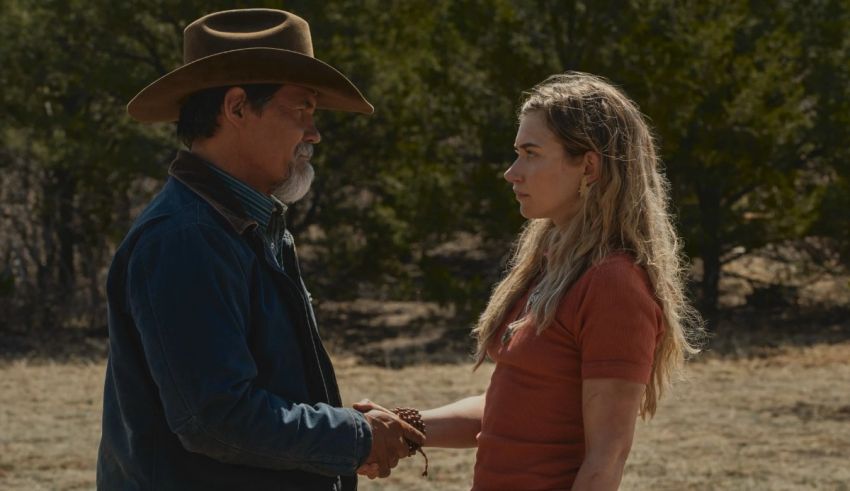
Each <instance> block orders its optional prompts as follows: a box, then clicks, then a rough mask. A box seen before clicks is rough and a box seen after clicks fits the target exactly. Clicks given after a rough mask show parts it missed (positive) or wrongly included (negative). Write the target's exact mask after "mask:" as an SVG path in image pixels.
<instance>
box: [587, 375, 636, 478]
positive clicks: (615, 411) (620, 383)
mask: <svg viewBox="0 0 850 491" xmlns="http://www.w3.org/2000/svg"><path fill="white" fill-rule="evenodd" d="M645 389H646V386H645V385H643V384H639V383H636V382H628V381H626V380H619V379H586V380H584V382H583V385H582V416H583V418H584V439H585V447H586V448H585V457H584V462H582V464H581V468H580V469H579V472H578V475H577V476H576V480H575V482H574V483H573V488H572V489H573V491H590V490H592V491H598V490H616V489H617V488H618V487H619V486H620V480H621V479H622V478H623V468H624V467H625V465H626V459H627V458H628V456H629V451H630V450H631V447H632V439H633V437H634V433H635V421H636V419H637V415H638V410H639V408H640V402H641V397H643V392H644V390H645Z"/></svg>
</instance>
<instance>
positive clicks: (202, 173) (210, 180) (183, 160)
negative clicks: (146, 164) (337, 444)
mask: <svg viewBox="0 0 850 491" xmlns="http://www.w3.org/2000/svg"><path fill="white" fill-rule="evenodd" d="M210 165H212V164H210V163H208V162H207V161H206V160H204V159H202V158H201V157H198V156H197V155H195V154H193V153H192V152H187V151H186V150H178V151H177V157H175V159H174V161H173V162H172V163H171V167H170V168H169V169H168V174H169V175H170V176H171V177H173V178H175V179H177V180H178V181H180V182H181V183H183V184H184V185H185V186H186V187H188V188H189V189H191V190H192V192H194V193H195V194H197V195H198V196H200V197H201V198H202V199H203V200H204V201H206V202H207V203H209V204H210V206H212V207H213V208H214V209H215V210H216V211H217V212H219V213H220V214H221V216H222V217H223V218H224V219H225V221H227V223H228V224H230V226H231V227H232V228H233V230H234V231H236V232H237V233H239V234H244V233H245V232H246V231H247V230H253V229H254V228H256V227H257V222H256V221H255V220H252V219H251V218H249V217H248V214H247V213H246V212H245V207H244V206H242V203H240V202H239V200H238V199H237V198H236V196H234V195H233V193H232V192H231V191H230V189H228V187H227V185H226V184H225V183H224V182H222V180H221V178H220V177H218V176H217V175H216V174H215V172H214V171H213V170H212V169H210V168H209V166H210Z"/></svg>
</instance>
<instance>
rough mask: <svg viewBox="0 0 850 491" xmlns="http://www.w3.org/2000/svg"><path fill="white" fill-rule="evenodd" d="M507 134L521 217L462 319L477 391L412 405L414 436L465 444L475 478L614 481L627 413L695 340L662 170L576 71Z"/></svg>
mask: <svg viewBox="0 0 850 491" xmlns="http://www.w3.org/2000/svg"><path fill="white" fill-rule="evenodd" d="M514 147H515V149H516V152H517V159H516V160H515V161H514V163H513V165H511V167H510V168H509V169H508V170H507V171H506V172H505V179H506V180H507V181H508V182H509V183H510V184H511V185H512V187H513V191H514V193H515V194H516V198H517V200H518V201H519V206H520V213H521V214H522V215H523V216H524V217H525V218H527V219H529V221H528V223H527V225H526V227H525V229H524V231H523V232H522V234H521V235H520V237H519V240H518V244H517V247H516V251H515V253H514V256H513V260H512V262H511V263H510V267H509V270H508V273H507V276H506V277H505V278H504V279H503V280H502V281H501V282H500V283H499V284H498V285H497V286H496V288H495V290H494V291H493V294H492V296H491V298H490V301H489V304H488V305H487V308H486V310H485V311H484V313H483V314H482V315H481V318H480V319H479V321H478V324H477V326H476V327H475V329H474V334H475V336H476V337H477V350H476V355H475V357H476V361H477V364H476V367H477V366H479V365H480V364H481V363H482V362H483V361H484V360H485V358H487V357H489V358H491V359H492V360H493V361H495V364H496V366H495V369H494V371H493V375H492V377H491V380H490V385H489V388H488V389H487V392H486V393H485V394H482V395H480V396H476V397H471V398H467V399H464V400H461V401H458V402H455V403H453V404H449V405H447V406H444V407H440V408H437V409H432V410H429V411H423V412H422V419H423V421H424V422H425V425H426V428H427V436H426V443H425V444H426V446H431V447H453V448H459V447H474V446H477V447H478V451H477V454H476V463H475V473H474V478H473V482H474V484H473V489H475V490H490V489H513V490H520V489H570V488H571V489H573V490H584V489H617V487H618V486H619V483H620V480H621V478H622V473H623V467H624V465H625V462H626V458H627V456H628V454H629V450H630V448H631V444H632V438H633V435H634V428H635V420H636V417H637V416H638V415H641V416H642V417H647V416H649V417H651V416H652V415H653V414H654V413H655V409H656V404H657V401H658V399H659V397H660V396H661V394H662V391H663V389H664V388H665V387H666V386H667V384H668V383H669V381H670V379H671V378H673V376H674V375H675V374H676V372H677V371H678V370H679V369H680V368H681V366H682V362H683V360H684V357H685V355H686V354H692V353H696V351H697V350H696V348H695V347H694V345H693V344H692V339H693V337H694V335H695V334H696V333H698V332H699V329H700V325H699V318H698V316H697V315H696V313H695V311H694V310H693V308H692V307H691V306H690V305H689V304H688V302H687V300H686V298H685V290H684V281H683V269H684V263H683V260H682V257H681V255H680V244H679V240H678V238H677V236H676V233H675V231H674V229H673V225H672V220H671V217H670V214H669V211H668V190H667V183H666V180H665V178H664V176H663V175H662V173H661V170H660V168H659V162H658V157H657V154H656V149H655V144H654V142H653V139H652V135H651V133H650V130H649V127H648V126H647V124H646V121H645V120H644V118H643V117H642V116H641V114H640V111H639V110H638V108H637V106H636V105H635V104H634V103H633V102H632V101H631V100H629V99H628V98H627V97H626V96H625V95H624V94H623V93H622V92H621V91H620V90H618V89H617V88H615V87H613V86H612V85H611V84H610V83H608V82H607V81H606V80H604V79H602V78H600V77H596V76H593V75H589V74H585V73H577V72H570V73H567V74H563V75H554V76H552V77H549V78H548V79H546V80H545V81H544V82H542V83H541V84H539V85H537V86H536V87H534V88H533V89H532V90H531V91H530V92H529V93H528V94H527V97H526V99H525V101H524V102H523V104H522V107H521V109H520V114H519V130H518V132H517V136H516V142H515V144H514ZM357 407H358V408H360V409H361V410H364V409H369V408H372V407H374V405H372V404H371V403H363V404H359V405H358V406H357ZM367 469H368V468H367ZM364 473H365V474H367V475H368V474H369V472H368V470H365V471H364Z"/></svg>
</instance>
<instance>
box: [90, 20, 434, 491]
mask: <svg viewBox="0 0 850 491" xmlns="http://www.w3.org/2000/svg"><path fill="white" fill-rule="evenodd" d="M127 109H128V112H129V114H130V115H131V116H132V117H133V118H135V119H137V120H140V121H143V122H169V121H177V122H178V123H177V133H178V136H180V137H181V139H183V141H184V142H185V143H186V144H187V146H188V147H189V149H190V151H181V152H179V153H178V155H177V158H176V159H175V161H174V163H173V164H172V166H171V169H170V171H169V174H170V177H169V179H168V181H167V182H166V184H165V186H164V187H163V189H162V191H161V192H160V193H159V194H158V195H157V196H156V198H155V199H154V200H153V201H152V202H151V203H150V205H149V206H148V207H147V209H146V210H145V211H144V212H142V214H141V215H140V216H139V218H138V219H137V220H136V222H135V223H134V224H133V227H132V228H131V230H130V231H129V233H128V234H127V237H126V238H125V239H124V241H123V242H122V244H121V245H120V247H119V248H118V251H117V252H116V254H115V258H114V261H113V263H112V266H111V268H110V271H109V278H108V282H107V294H108V302H109V338H110V340H109V347H110V351H109V361H108V366H107V372H106V384H105V392H104V407H103V434H102V438H101V444H100V450H99V453H98V465H97V482H98V488H100V489H108V490H113V489H155V490H168V489H175V490H192V489H198V490H212V489H239V490H243V489H245V490H266V489H268V490H271V489H275V490H281V489H286V490H289V489H292V490H302V489H303V490H348V489H355V488H356V476H355V472H356V471H357V470H358V469H361V472H363V469H365V467H363V468H361V466H364V464H366V463H369V467H368V469H370V472H369V475H370V476H371V475H372V474H373V473H374V470H375V468H378V469H379V474H380V475H381V476H386V475H388V474H389V469H390V468H392V467H393V466H395V465H396V464H397V462H398V459H399V458H402V457H405V456H408V455H409V453H408V452H409V450H408V446H407V442H406V441H405V439H407V440H409V441H411V442H413V443H421V442H422V439H423V435H422V434H421V433H419V432H417V431H416V430H415V429H413V428H412V427H411V426H409V425H408V424H406V423H404V422H402V421H401V420H399V419H398V418H397V417H395V416H394V415H391V414H388V413H387V412H385V411H371V412H366V413H365V414H363V413H360V412H358V411H355V410H353V409H344V408H341V407H340V406H341V402H340V395H339V390H338V388H337V384H336V379H335V376H334V371H333V367H332V366H331V362H330V359H329V357H328V355H327V353H326V351H325V349H324V347H323V345H322V341H321V339H320V338H319V333H318V330H317V327H316V320H315V316H314V314H313V309H312V307H311V305H310V295H309V293H308V292H307V290H306V288H305V286H304V282H303V281H302V278H301V273H300V270H299V267H298V260H297V258H296V254H295V247H294V245H293V241H292V236H291V235H290V234H289V232H288V231H287V230H286V225H285V221H284V211H285V205H284V204H283V203H282V202H281V200H282V201H283V202H289V203H291V202H293V201H296V200H298V199H300V198H301V197H302V196H303V195H304V194H305V193H306V192H307V190H308V189H309V186H310V181H311V180H312V167H311V165H310V163H309V158H310V156H311V154H312V145H314V144H316V143H318V142H319V140H320V135H319V132H318V130H317V129H316V126H315V125H314V122H313V116H314V112H315V111H316V110H317V109H329V110H342V111H352V112H360V113H367V114H368V113H371V112H372V111H373V108H372V106H371V105H370V104H369V103H368V102H367V101H366V99H365V98H364V97H363V96H362V95H361V93H360V92H359V91H358V90H357V89H356V88H355V87H354V85H353V84H352V83H351V82H350V81H349V80H348V79H347V78H346V77H345V76H343V75H342V74H341V73H339V72H338V71H336V70H335V69H334V68H332V67H330V66H329V65H327V64H325V63H323V62H321V61H319V60H317V59H315V58H314V57H313V49H312V41H311V39H310V33H309V27H308V25H307V23H306V22H305V21H304V20H303V19H301V18H299V17H297V16H295V15H293V14H290V13H287V12H283V11H279V10H268V9H250V10H232V11H226V12H218V13H214V14H211V15H208V16H205V17H202V18H201V19H199V20H197V21H195V22H194V23H192V24H191V25H189V26H188V27H187V28H186V30H185V33H184V65H183V66H182V67H180V68H178V69H176V70H174V71H173V72H171V73H169V74H167V75H165V76H164V77H162V78H160V79H159V80H157V81H156V82H154V83H153V84H151V85H150V86H148V87H146V88H145V89H144V90H142V91H141V92H140V93H139V94H138V95H137V96H136V97H135V98H134V99H133V100H132V101H131V102H130V104H129V105H128V107H127ZM275 196H277V197H279V198H280V200H278V199H277V198H276V197H275Z"/></svg>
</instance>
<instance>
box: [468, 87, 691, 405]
mask: <svg viewBox="0 0 850 491" xmlns="http://www.w3.org/2000/svg"><path fill="white" fill-rule="evenodd" d="M538 111H539V112H541V113H542V114H544V115H545V118H546V122H547V125H548V127H549V129H550V130H551V131H552V132H553V133H554V134H555V135H556V136H557V137H558V139H559V140H561V142H562V143H563V145H564V148H565V150H566V152H567V153H568V154H570V155H573V156H576V155H582V154H584V153H586V152H588V151H592V152H596V153H598V154H599V156H600V157H601V158H600V169H599V178H598V180H597V181H596V182H595V183H593V184H592V185H590V186H589V187H588V191H587V193H585V195H584V196H582V198H583V199H582V201H583V202H582V204H581V209H580V210H579V211H578V213H577V215H576V216H575V217H574V218H573V219H572V220H571V222H570V223H569V225H568V226H567V228H566V229H565V230H558V229H557V228H556V227H555V225H554V224H553V223H552V222H551V220H549V219H532V220H529V221H528V222H527V223H526V226H525V228H524V229H523V231H522V233H521V234H520V236H519V239H518V240H517V243H516V246H515V251H514V253H513V255H512V258H511V261H510V263H509V265H508V272H507V275H506V276H505V278H504V279H503V280H502V281H500V282H499V283H498V284H497V285H496V287H495V288H494V290H493V293H492V295H491V297H490V301H489V303H488V305H487V307H486V309H485V310H484V312H483V313H482V314H481V317H480V318H479V320H478V323H477V325H476V327H475V329H474V330H473V335H474V336H476V338H477V349H476V354H475V359H476V367H478V366H479V365H480V364H481V363H482V362H483V361H484V359H485V357H486V353H487V346H488V344H489V343H490V342H491V340H492V339H493V337H494V336H495V334H496V332H497V331H498V330H499V327H500V326H501V325H502V323H503V322H504V321H505V317H506V316H507V315H508V313H509V311H510V310H511V307H512V306H513V305H514V304H515V303H516V302H517V301H518V300H519V299H520V298H521V297H522V296H523V295H524V293H525V292H526V291H527V289H528V288H529V287H530V285H531V282H532V280H534V278H536V277H538V276H539V277H540V282H539V291H538V296H537V300H536V301H535V302H533V303H531V305H530V307H529V311H528V317H527V318H521V319H519V320H517V321H515V322H514V323H513V324H512V325H511V328H512V329H518V328H521V327H522V326H528V325H533V326H536V328H537V332H538V334H539V333H540V332H542V331H543V329H545V328H546V327H547V326H549V325H550V324H551V323H552V322H553V321H554V319H555V315H556V313H557V309H558V305H559V303H560V301H561V299H562V298H563V296H564V294H565V293H566V292H567V290H568V289H569V288H570V287H571V286H572V285H573V284H574V283H575V282H576V281H577V280H578V279H579V277H580V276H581V275H582V274H583V273H584V272H585V271H587V269H588V268H590V267H591V266H593V265H595V264H598V263H599V262H601V261H602V260H603V259H604V258H605V257H607V256H609V255H610V254H611V253H613V252H618V251H626V252H628V253H629V254H631V256H632V257H634V259H635V261H636V262H637V264H639V265H641V266H642V267H643V268H644V269H645V270H646V272H647V274H648V276H649V279H650V282H651V284H652V287H653V290H654V293H655V297H656V299H657V300H658V303H659V305H660V306H661V308H662V310H663V312H664V334H663V336H662V339H661V340H660V342H659V344H658V346H657V347H656V351H655V358H654V362H653V366H652V375H651V380H650V382H649V385H648V386H647V388H646V391H645V393H644V397H643V401H642V402H641V408H640V414H641V416H642V417H644V418H645V417H646V416H647V415H649V416H650V417H651V416H652V415H654V414H655V409H656V406H657V402H658V399H659V398H660V397H661V395H662V392H663V391H664V389H665V388H666V387H667V386H668V385H669V384H670V381H671V379H672V378H673V377H674V376H675V375H677V374H678V373H679V372H680V370H681V368H682V365H683V362H684V359H685V356H686V355H691V354H696V353H697V352H699V350H698V349H697V347H696V341H697V338H698V337H699V335H700V334H701V332H702V324H701V320H700V317H699V314H698V313H697V312H696V310H695V309H694V308H693V307H692V306H691V304H690V303H689V301H688V299H687V296H686V292H685V264H686V263H685V260H684V258H683V256H682V253H681V242H680V240H679V238H678V236H677V235H676V231H675V229H674V227H673V223H672V219H671V214H670V212H669V211H668V208H669V205H668V201H669V189H668V188H669V184H668V182H667V180H666V178H665V177H664V175H663V174H662V171H661V169H660V168H659V167H660V165H659V159H658V156H657V154H656V147H655V143H654V140H653V137H652V134H651V132H650V129H649V126H648V125H647V123H646V121H645V120H644V118H643V116H642V115H641V113H640V110H639V109H638V107H637V105H636V104H635V103H634V102H632V101H631V100H630V99H629V98H628V97H627V96H626V95H625V94H624V93H623V92H621V91H620V90H619V89H617V88H616V87H614V86H612V85H611V84H610V83H609V82H608V81H607V80H605V79H603V78H601V77H597V76H594V75H590V74H586V73H580V72H568V73H565V74H561V75H553V76H551V77H549V78H547V79H546V80H545V81H543V82H542V83H540V84H538V85H537V86H535V87H534V88H533V89H531V90H530V91H529V92H528V93H527V94H526V98H525V101H524V102H523V104H522V106H521V108H520V111H519V115H520V118H522V117H523V116H525V115H527V114H529V113H532V112H538ZM544 251H545V252H546V257H545V259H544ZM544 262H545V268H544Z"/></svg>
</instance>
